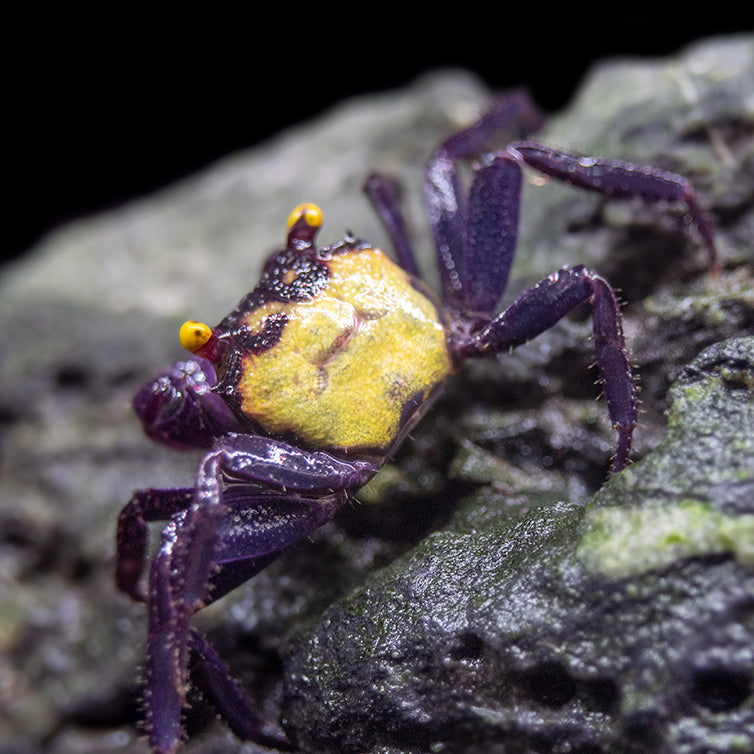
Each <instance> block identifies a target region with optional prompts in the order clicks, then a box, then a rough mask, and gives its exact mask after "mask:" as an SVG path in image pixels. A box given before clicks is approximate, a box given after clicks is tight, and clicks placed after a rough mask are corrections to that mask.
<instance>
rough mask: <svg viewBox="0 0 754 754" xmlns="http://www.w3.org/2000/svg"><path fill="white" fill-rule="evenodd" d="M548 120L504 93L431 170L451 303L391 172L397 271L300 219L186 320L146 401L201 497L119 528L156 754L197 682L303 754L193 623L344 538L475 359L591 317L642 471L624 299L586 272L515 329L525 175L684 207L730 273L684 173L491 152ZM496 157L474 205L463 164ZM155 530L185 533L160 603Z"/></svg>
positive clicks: (618, 416) (567, 275) (626, 436)
mask: <svg viewBox="0 0 754 754" xmlns="http://www.w3.org/2000/svg"><path fill="white" fill-rule="evenodd" d="M539 119H540V116H539V114H538V112H537V111H536V109H535V108H534V106H533V104H532V103H531V101H530V100H529V99H528V97H527V96H526V95H525V93H522V92H515V93H512V94H509V95H506V96H503V97H501V98H500V99H499V100H497V101H495V103H494V104H493V106H492V107H491V108H490V110H489V111H488V112H487V113H486V114H485V115H483V116H482V118H480V120H479V121H477V122H476V123H475V124H473V125H472V126H470V127H469V128H467V129H465V130H464V131H461V132H460V133H458V134H456V135H454V136H451V137H450V138H449V139H447V140H446V141H445V142H444V143H443V144H442V145H441V146H440V148H439V149H438V150H437V152H436V153H435V155H434V156H433V157H432V159H431V160H430V162H429V165H428V168H427V173H426V182H425V187H426V199H427V204H428V208H429V217H430V221H431V225H432V231H433V235H434V241H435V245H436V247H437V258H438V264H439V268H440V282H441V295H440V296H439V297H435V296H434V295H433V294H432V293H430V292H429V291H428V290H427V288H426V286H425V285H424V283H423V282H422V281H421V279H420V276H419V272H418V266H417V264H416V261H415V258H414V255H413V252H412V250H411V244H410V242H409V236H408V233H407V231H406V226H405V221H404V218H403V215H402V213H401V210H400V207H399V205H398V202H397V200H396V192H395V187H394V184H393V183H392V182H391V181H390V180H389V179H387V178H384V177H381V176H378V175H373V176H372V177H371V178H370V179H369V180H368V181H367V183H366V186H365V191H366V193H367V195H368V197H369V199H370V200H371V202H372V203H373V205H374V206H375V208H376V210H377V211H378V212H379V214H380V216H381V217H382V219H383V221H384V223H385V225H386V228H387V230H388V233H389V236H390V238H391V241H392V243H393V245H394V247H395V251H396V258H397V262H394V261H392V260H391V259H390V258H388V257H387V256H386V255H385V254H384V253H383V252H382V251H381V250H380V249H377V248H375V247H374V246H372V245H371V244H369V243H366V242H363V241H359V240H356V239H355V238H352V237H350V236H349V237H347V238H345V239H344V240H343V241H341V242H339V243H336V244H333V245H330V246H325V247H318V246H317V245H316V244H315V238H316V235H317V233H318V231H319V228H320V226H321V223H322V216H321V212H320V211H319V209H318V208H317V207H315V206H314V205H301V206H300V207H297V208H296V209H295V210H294V211H293V213H292V214H291V217H290V219H289V223H288V227H289V230H288V238H287V243H286V246H285V248H284V249H282V250H280V251H278V252H275V253H274V254H273V255H272V256H271V257H270V258H269V260H268V262H267V263H266V265H265V267H264V270H263V274H262V278H261V280H260V282H259V284H258V285H257V286H256V287H255V288H254V289H253V290H252V291H251V293H249V294H248V295H247V296H245V297H244V298H243V299H242V300H241V301H240V303H239V304H238V305H237V306H236V308H235V309H234V310H233V311H232V312H231V313H230V314H229V315H228V316H227V317H225V318H224V319H223V320H222V321H221V322H220V323H219V324H218V325H217V326H215V327H210V326H208V325H205V324H203V323H201V322H196V321H193V320H190V321H188V322H186V323H185V324H184V325H183V327H182V328H181V332H180V339H181V342H182V343H183V345H184V346H185V347H186V348H187V349H188V350H189V351H191V352H192V353H193V357H192V358H191V359H188V360H186V361H184V362H180V363H178V364H176V365H174V366H173V367H170V368H169V369H167V370H166V371H164V372H163V373H162V374H160V375H158V376H157V377H156V378H155V379H153V380H151V381H150V382H148V383H147V384H146V385H144V386H143V387H142V388H141V390H139V392H138V393H137V395H136V396H135V398H134V408H135V410H136V413H137V415H138V416H139V418H140V419H141V421H142V423H143V425H144V429H145V432H146V434H147V435H148V436H149V437H151V438H152V439H153V440H156V441H158V442H161V443H165V444H168V445H170V446H173V447H176V448H203V449H205V455H204V457H203V458H202V460H201V462H200V464H199V468H198V470H197V475H196V478H195V480H194V481H193V483H192V484H191V485H187V486H186V487H179V488H170V489H152V488H148V489H144V490H140V491H137V492H136V493H134V496H133V497H132V498H131V500H130V501H129V502H128V503H127V504H126V506H125V507H124V509H123V511H122V512H121V515H120V518H119V522H118V532H117V553H116V580H117V584H118V587H119V588H120V589H121V590H122V591H124V592H125V593H126V594H128V595H129V596H130V597H132V598H133V599H135V600H138V601H141V602H144V603H145V604H146V606H147V615H148V637H147V649H146V661H145V707H146V717H147V720H146V722H147V728H148V731H149V742H150V745H151V747H152V749H153V750H154V751H155V752H163V753H165V754H167V753H169V752H174V751H175V750H176V748H177V747H178V745H179V743H180V740H181V713H182V708H183V706H184V701H185V693H186V688H187V686H188V684H189V682H193V683H196V684H197V685H199V686H200V687H201V689H202V691H203V693H204V694H205V696H206V697H208V698H209V700H210V701H211V702H212V703H213V704H214V706H215V707H216V709H217V710H218V711H219V713H220V714H221V716H222V717H224V718H225V720H226V721H227V723H228V725H229V727H230V728H231V730H233V732H234V733H235V734H236V735H237V736H239V737H240V738H242V739H248V740H253V741H256V742H257V743H260V744H262V745H268V746H271V747H275V748H278V749H281V750H294V749H295V748H296V747H295V744H294V742H292V741H291V740H289V739H288V738H287V737H286V736H285V735H284V734H283V733H282V732H280V731H279V730H275V729H269V728H268V726H267V724H266V723H265V721H263V720H262V719H261V718H260V716H259V715H258V714H257V712H256V711H255V707H254V705H253V704H252V703H251V702H250V701H249V700H248V699H246V697H245V695H244V694H243V692H242V690H241V689H240V687H239V686H238V684H237V683H236V682H235V680H234V679H233V678H232V676H231V674H230V673H229V672H228V669H227V668H226V667H225V665H224V663H223V662H222V660H221V659H220V658H219V656H218V655H217V654H216V653H215V651H214V650H213V649H212V647H211V646H210V645H209V644H208V643H207V642H206V640H205V639H204V638H203V637H202V636H201V635H200V634H199V633H198V632H197V631H196V630H194V629H193V628H192V626H191V618H192V616H193V614H194V613H195V612H196V611H197V610H200V609H201V608H202V607H204V606H206V605H207V604H209V603H211V602H213V601H215V600H217V599H219V598H221V597H222V596H223V595H225V594H227V593H228V592H229V591H231V590H232V589H234V588H236V587H237V586H239V585H240V584H242V583H243V582H245V581H246V580H248V579H249V578H251V577H252V576H254V575H255V574H256V573H258V572H259V571H260V570H261V569H262V568H264V567H265V566H266V565H267V564H269V563H270V562H271V561H272V560H273V559H274V558H275V557H277V556H278V555H279V553H280V552H282V551H283V550H284V549H285V548H286V547H288V546H289V545H291V544H293V543H295V542H297V541H298V540H300V539H302V538H304V537H307V536H308V535H309V534H310V533H311V532H312V531H314V530H315V529H316V528H317V527H319V526H322V525H323V524H324V523H325V522H327V521H329V520H330V519H331V518H332V517H333V516H334V515H335V513H336V512H337V510H338V509H339V508H340V507H341V506H342V505H343V504H344V503H346V502H347V501H348V500H350V499H351V498H352V496H353V495H354V493H356V492H357V491H358V489H359V488H360V487H362V486H363V485H364V484H366V482H367V481H368V480H369V479H371V478H372V476H374V474H376V473H377V471H378V470H379V468H380V466H381V465H382V464H383V463H384V462H385V460H386V459H387V458H389V457H390V455H391V454H392V453H393V452H394V450H395V449H396V448H397V446H398V445H399V444H400V443H401V442H402V441H403V439H404V438H405V437H406V436H407V434H408V432H409V431H410V429H411V428H412V427H413V426H414V425H415V423H416V422H417V421H418V420H419V419H420V418H421V416H422V415H423V414H424V412H425V410H426V408H427V407H428V406H429V405H430V403H431V402H432V399H433V397H434V396H435V395H436V394H437V392H438V390H439V389H440V388H441V387H442V385H443V384H444V383H445V381H446V380H447V378H448V377H449V375H450V374H451V373H452V372H453V371H455V370H456V369H457V368H458V367H459V366H460V365H461V364H462V363H463V361H464V360H466V359H468V358H476V357H484V356H489V355H494V354H498V353H500V352H504V351H507V350H509V349H511V348H514V347H515V346H517V345H519V344H521V343H524V342H526V341H527V340H530V339H531V338H534V337H536V336H537V335H538V334H540V333H541V332H543V331H544V330H546V329H548V328H549V327H551V326H552V325H554V324H555V323H556V322H557V321H558V320H559V319H561V318H562V317H563V316H565V315H566V314H568V312H570V311H571V310H572V309H574V308H575V307H577V306H580V305H582V304H584V303H590V304H591V306H592V312H593V316H592V319H593V334H594V338H593V341H594V350H595V356H596V363H597V367H598V370H599V374H600V378H601V381H602V385H603V392H604V395H605V398H606V403H607V409H608V413H609V415H610V418H611V420H612V422H613V425H614V426H615V429H616V431H617V436H618V441H617V448H616V451H615V455H614V457H613V462H612V470H613V472H617V471H620V470H621V469H622V468H623V467H624V466H625V465H626V463H628V460H629V454H630V449H631V435H632V431H633V427H634V425H635V423H636V397H635V386H634V379H633V376H632V372H631V367H630V360H629V356H628V353H627V350H626V347H625V343H624V338H623V332H622V326H621V317H620V313H619V307H618V303H617V301H616V298H615V295H614V293H613V291H612V289H611V288H610V286H609V285H608V284H607V282H606V281H605V280H604V279H603V278H602V277H600V276H599V275H598V274H597V273H596V272H594V271H592V270H589V269H587V268H585V267H583V266H576V267H564V268H562V269H560V270H558V271H556V272H554V273H552V274H551V275H548V276H547V277H546V278H544V279H543V280H541V281H540V282H539V283H537V284H536V285H535V286H533V287H532V288H531V289H529V290H528V291H526V292H525V293H524V294H522V295H521V296H520V297H519V298H518V299H517V300H516V301H514V302H513V303H512V304H511V305H510V306H508V307H507V308H506V309H505V310H504V311H503V312H501V313H496V309H497V307H498V303H499V300H500V297H501V295H502V293H503V291H504V289H505V286H506V282H507V278H508V272H509V270H510V266H511V263H512V261H513V256H514V252H515V246H516V240H517V233H518V213H519V197H520V190H521V177H522V171H523V168H524V167H526V166H529V167H532V168H534V169H536V170H539V171H540V172H542V173H544V174H546V175H548V176H550V177H552V178H555V179H557V180H563V181H566V182H569V183H572V184H574V185H577V186H579V187H581V188H585V189H588V190H593V191H598V192H600V193H602V194H604V195H607V196H620V197H622V196H633V197H640V198H642V199H644V200H646V201H667V200H675V201H682V202H685V203H686V205H687V207H688V211H689V214H690V215H691V217H692V219H693V220H694V221H695V223H696V225H697V228H698V230H699V231H700V233H701V235H702V238H703V240H704V242H705V243H706V245H707V249H708V252H709V260H710V266H711V267H712V268H713V269H714V268H715V267H717V257H716V252H715V246H714V241H713V237H712V231H711V226H710V222H709V220H708V219H707V216H706V214H705V213H704V212H703V211H702V210H701V208H700V207H699V205H698V204H697V202H696V198H695V196H694V192H693V190H692V188H691V185H690V183H689V181H688V180H687V179H686V178H684V177H683V176H680V175H676V174H674V173H668V172H665V171H661V170H658V169H655V168H647V167H643V166H637V165H634V164H631V163H627V162H621V161H617V160H604V159H600V158H588V159H587V158H581V157H579V156H578V155H572V154H570V153H567V152H562V151H560V150H556V149H553V148H550V147H547V146H544V145H542V144H538V143H535V142H529V141H520V142H513V143H512V144H509V145H508V146H507V147H505V148H504V149H502V150H499V151H494V152H490V153H483V152H482V148H483V147H484V146H485V145H486V144H487V143H488V142H489V141H490V140H491V139H492V137H493V136H494V135H495V134H497V132H498V131H500V130H501V129H506V128H510V127H512V126H523V127H524V128H527V127H528V128H532V127H534V126H536V125H537V123H538V122H539ZM480 154H481V155H482V156H481V158H480V159H479V160H478V162H476V164H475V165H474V173H473V178H472V180H471V185H470V188H469V190H468V192H464V191H462V190H461V188H460V180H459V175H458V172H457V168H456V163H457V162H458V161H460V160H465V159H469V158H475V157H479V155H480ZM151 521H165V522H167V524H166V526H165V527H164V529H163V531H162V537H161V541H160V545H159V547H158V549H157V552H156V554H155V555H154V557H153V559H152V562H151V565H150V567H149V579H148V589H147V590H146V591H144V589H143V587H142V584H141V582H142V576H143V573H144V570H145V563H146V553H147V534H148V524H149V522H151Z"/></svg>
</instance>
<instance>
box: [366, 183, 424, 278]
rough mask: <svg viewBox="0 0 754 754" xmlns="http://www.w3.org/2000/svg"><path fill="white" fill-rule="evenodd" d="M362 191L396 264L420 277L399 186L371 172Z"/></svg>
mask: <svg viewBox="0 0 754 754" xmlns="http://www.w3.org/2000/svg"><path fill="white" fill-rule="evenodd" d="M364 193H365V194H366V195H367V197H368V199H369V201H370V202H371V203H372V206H373V207H374V209H375V210H376V212H377V214H378V215H379V216H380V219H381V220H382V224H383V225H384V226H385V230H386V231H387V233H388V236H389V238H390V241H391V243H392V244H393V248H394V249H395V255H396V257H397V259H398V264H399V265H400V266H401V267H403V269H404V270H406V272H408V273H409V274H410V275H413V276H414V277H421V275H420V272H419V265H418V264H417V262H416V255H415V254H414V250H413V248H412V245H411V241H410V240H409V237H408V230H407V228H406V220H405V218H404V216H403V212H402V211H401V208H400V201H399V194H400V187H399V186H398V184H397V182H396V181H394V180H392V179H390V178H388V177H386V176H383V175H379V174H378V173H372V175H370V176H369V178H367V180H366V183H365V184H364Z"/></svg>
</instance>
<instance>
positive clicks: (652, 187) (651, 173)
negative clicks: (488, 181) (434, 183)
mask: <svg viewBox="0 0 754 754" xmlns="http://www.w3.org/2000/svg"><path fill="white" fill-rule="evenodd" d="M508 151H509V152H511V153H513V154H518V155H520V156H521V159H522V160H523V161H524V162H525V163H526V164H527V165H529V166H530V167H532V168H534V169H535V170H538V171H539V172H541V173H544V174H545V175H549V176H551V177H552V178H556V179H558V180H560V181H564V182H566V183H570V184H572V185H574V186H578V187H579V188H583V189H587V190H589V191H597V192H599V193H601V194H604V195H605V196H612V197H619V198H627V197H634V196H635V197H640V198H641V199H644V200H645V201H648V202H659V201H678V202H685V203H686V205H687V207H688V209H689V214H690V216H691V219H692V220H693V221H694V223H695V225H696V227H697V228H698V230H699V233H700V235H701V236H702V239H703V241H704V244H705V246H706V247H707V254H708V258H709V266H710V269H712V270H717V269H719V267H720V261H719V259H718V254H717V248H716V246H715V239H714V235H713V226H712V221H711V219H710V217H709V215H708V214H707V212H705V211H704V210H703V209H702V207H701V206H700V205H699V203H698V201H697V199H696V195H695V193H694V189H693V186H692V185H691V182H690V181H689V179H688V178H685V177H684V176H682V175H678V174H677V173H671V172H669V171H667V170H661V169H659V168H654V167H650V166H647V165H637V164H634V163H632V162H625V161H623V160H614V159H605V158H602V157H584V156H581V155H578V154H572V153H570V152H564V151H562V150H559V149H554V148H553V147H548V146H545V145H543V144H539V143H538V142H534V141H519V142H514V143H512V144H510V145H509V146H508Z"/></svg>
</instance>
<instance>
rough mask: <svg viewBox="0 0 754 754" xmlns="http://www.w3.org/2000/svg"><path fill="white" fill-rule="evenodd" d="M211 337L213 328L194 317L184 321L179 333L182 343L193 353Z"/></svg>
mask: <svg viewBox="0 0 754 754" xmlns="http://www.w3.org/2000/svg"><path fill="white" fill-rule="evenodd" d="M211 337H212V328H211V327H209V326H208V325H205V324H204V323H203V322H196V321H195V320H193V319H190V320H188V321H187V322H184V323H183V324H182V325H181V329H180V332H179V333H178V338H179V339H180V341H181V345H182V346H183V347H184V348H185V349H186V350H187V351H191V353H196V352H197V351H198V350H199V349H200V348H201V347H202V346H203V345H204V344H205V343H206V342H207V341H208V340H209V339H210V338H211Z"/></svg>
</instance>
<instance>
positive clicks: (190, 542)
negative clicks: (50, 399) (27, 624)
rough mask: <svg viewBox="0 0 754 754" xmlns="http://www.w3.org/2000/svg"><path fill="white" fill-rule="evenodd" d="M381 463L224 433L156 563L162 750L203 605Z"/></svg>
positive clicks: (318, 518)
mask: <svg viewBox="0 0 754 754" xmlns="http://www.w3.org/2000/svg"><path fill="white" fill-rule="evenodd" d="M375 471H376V467H375V466H374V465H372V464H370V463H368V462H366V461H354V462H353V463H346V462H344V461H340V460H338V459H337V458H334V457H333V456H330V455H329V454H327V453H324V452H307V451H304V450H301V449H299V448H296V447H294V446H292V445H288V444H287V443H283V442H279V441H276V440H272V439H270V438H266V437H258V436H253V435H240V434H239V435H233V434H230V435H224V436H223V437H221V438H218V439H217V440H216V442H215V445H214V447H213V449H212V450H211V451H210V452H209V453H207V455H206V456H205V457H204V459H203V460H202V463H201V465H200V468H199V472H198V474H197V480H196V485H195V487H194V497H193V501H192V503H191V505H190V506H189V507H188V508H186V509H185V510H182V511H179V512H178V513H176V514H174V516H173V518H172V519H171V521H170V523H169V524H168V525H167V526H166V527H165V529H164V530H163V535H162V543H161V546H160V550H159V552H158V554H157V555H156V556H155V559H154V560H153V563H152V569H151V572H150V580H149V603H148V620H149V635H148V639H147V654H146V661H145V675H146V684H147V694H146V709H147V721H148V727H149V737H150V745H151V746H152V747H153V748H154V749H155V750H156V751H158V752H161V753H163V754H169V753H172V752H173V751H175V748H176V747H177V746H178V743H179V741H180V716H181V709H182V707H183V701H184V694H185V688H186V681H187V672H188V670H187V668H188V652H189V643H190V640H191V627H190V622H191V616H192V615H193V613H194V612H196V611H197V610H199V609H201V607H203V606H204V605H205V604H207V603H208V602H210V601H212V600H213V599H215V598H217V597H218V596H222V594H224V593H226V592H227V591H229V590H230V589H232V588H234V587H235V586H237V585H238V584H239V583H241V581H242V580H243V577H244V576H246V577H250V576H251V575H253V574H254V573H256V572H257V571H258V570H259V569H260V568H261V567H263V566H264V565H266V563H268V562H269V561H270V560H271V559H272V557H273V556H274V555H275V554H276V553H277V552H279V551H280V550H282V549H283V548H285V547H287V546H288V545H290V544H292V543H293V542H296V541H298V540H299V539H301V537H302V536H305V535H306V534H308V533H310V532H311V531H313V530H314V529H316V528H318V527H319V526H321V525H322V523H323V522H324V521H326V520H327V519H329V518H331V517H332V515H334V513H335V511H336V510H337V509H338V507H339V506H340V505H341V504H342V503H343V502H344V501H345V500H346V499H347V497H348V490H349V489H351V488H353V487H358V486H361V485H362V484H364V483H365V482H366V481H367V480H368V479H369V478H370V477H371V476H373V475H374V473H375ZM241 519H243V520H241ZM218 567H219V570H218ZM212 587H214V591H213V592H212V593H210V589H211V588H212ZM208 672H209V671H208Z"/></svg>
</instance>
